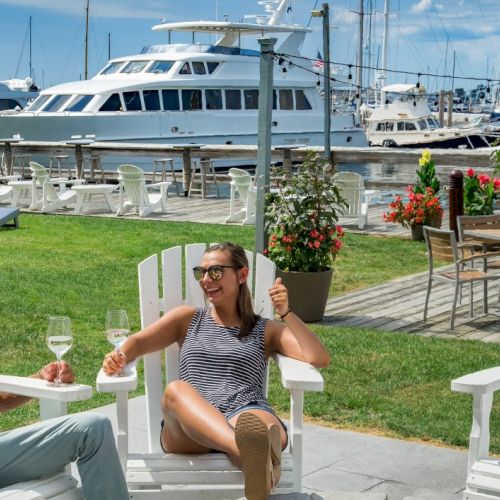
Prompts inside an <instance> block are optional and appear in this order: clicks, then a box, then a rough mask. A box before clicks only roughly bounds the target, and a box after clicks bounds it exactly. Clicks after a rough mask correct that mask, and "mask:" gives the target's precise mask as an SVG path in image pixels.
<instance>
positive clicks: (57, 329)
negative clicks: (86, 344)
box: [47, 316, 73, 385]
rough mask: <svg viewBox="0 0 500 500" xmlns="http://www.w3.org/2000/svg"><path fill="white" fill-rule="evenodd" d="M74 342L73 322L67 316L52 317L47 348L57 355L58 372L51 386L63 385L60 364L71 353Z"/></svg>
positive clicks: (48, 330)
mask: <svg viewBox="0 0 500 500" xmlns="http://www.w3.org/2000/svg"><path fill="white" fill-rule="evenodd" d="M72 342H73V334H72V333H71V321H70V319H69V318H67V317H65V316H51V317H50V318H49V327H48V329H47V346H48V348H49V349H50V350H51V351H52V352H53V353H54V354H55V355H56V358H57V372H56V377H55V378H54V381H53V382H49V383H50V384H51V385H61V384H63V381H62V380H61V377H60V364H61V359H62V357H63V356H64V355H65V354H66V353H67V352H68V351H69V349H70V347H71V344H72Z"/></svg>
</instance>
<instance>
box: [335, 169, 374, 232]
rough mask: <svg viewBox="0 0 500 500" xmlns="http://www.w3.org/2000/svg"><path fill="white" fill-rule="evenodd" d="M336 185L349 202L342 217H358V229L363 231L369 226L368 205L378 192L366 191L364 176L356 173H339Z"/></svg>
mask: <svg viewBox="0 0 500 500" xmlns="http://www.w3.org/2000/svg"><path fill="white" fill-rule="evenodd" d="M335 184H336V185H337V187H338V188H339V190H340V194H341V195H342V197H343V198H344V199H345V200H346V202H347V208H345V209H343V213H342V215H343V216H344V217H357V218H358V228H359V229H363V228H364V227H365V226H366V225H367V224H368V205H369V204H370V201H371V199H372V197H373V196H374V195H375V194H376V193H377V191H376V190H374V189H365V181H364V179H363V176H362V175H359V174H357V173H356V172H339V173H338V174H337V175H336V176H335Z"/></svg>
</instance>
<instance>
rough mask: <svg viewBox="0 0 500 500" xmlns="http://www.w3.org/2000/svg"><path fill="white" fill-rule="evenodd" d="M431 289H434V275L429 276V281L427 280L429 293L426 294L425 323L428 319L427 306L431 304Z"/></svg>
mask: <svg viewBox="0 0 500 500" xmlns="http://www.w3.org/2000/svg"><path fill="white" fill-rule="evenodd" d="M431 287H432V274H429V279H428V280H427V293H426V294H425V304H424V321H425V320H426V319H427V306H428V304H429V297H430V296H431Z"/></svg>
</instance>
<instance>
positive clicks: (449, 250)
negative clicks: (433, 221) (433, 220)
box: [424, 226, 458, 265]
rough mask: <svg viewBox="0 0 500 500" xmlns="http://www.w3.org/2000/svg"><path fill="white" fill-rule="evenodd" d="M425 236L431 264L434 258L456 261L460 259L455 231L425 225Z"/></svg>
mask: <svg viewBox="0 0 500 500" xmlns="http://www.w3.org/2000/svg"><path fill="white" fill-rule="evenodd" d="M424 236H425V242H426V244H427V252H428V256H429V262H430V264H431V265H432V262H433V261H434V259H437V260H441V261H446V262H455V261H457V260H458V255H457V243H456V238H455V232H454V231H446V230H443V229H435V228H431V227H428V226H424Z"/></svg>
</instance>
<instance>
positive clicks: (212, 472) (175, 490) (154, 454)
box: [96, 244, 323, 500]
mask: <svg viewBox="0 0 500 500" xmlns="http://www.w3.org/2000/svg"><path fill="white" fill-rule="evenodd" d="M205 250H206V246H205V244H193V245H186V247H185V249H184V253H185V265H184V266H183V259H182V254H183V248H182V247H180V246H177V247H174V248H169V249H167V250H164V251H163V252H162V254H161V268H162V270H161V271H160V273H161V283H162V290H163V297H162V296H161V294H160V292H159V286H158V285H159V281H160V280H159V277H158V256H157V255H156V254H154V255H152V256H150V257H148V258H147V259H145V260H144V261H142V262H141V263H140V264H139V269H138V271H139V302H140V310H141V326H142V328H145V327H147V326H148V325H150V324H151V323H153V322H154V321H156V320H157V319H158V318H159V317H160V316H161V314H162V313H164V312H166V311H168V310H170V309H172V308H174V307H176V306H179V305H181V304H183V303H187V304H191V305H193V306H201V307H203V306H204V305H205V300H204V296H203V292H202V290H201V288H200V286H199V283H198V282H197V281H196V279H195V278H194V276H193V273H192V271H191V269H192V268H193V266H196V265H199V263H200V261H201V258H202V256H203V253H204V252H205ZM247 257H248V259H249V262H250V263H251V265H250V267H251V269H250V273H249V286H250V289H251V290H252V288H253V287H252V282H254V283H255V293H254V297H255V300H254V310H255V312H256V313H258V314H261V315H262V316H264V317H268V318H271V317H273V309H272V305H271V301H270V298H269V293H268V290H269V288H270V287H271V286H272V285H273V283H274V281H275V271H276V267H275V265H274V264H273V263H272V262H271V261H270V260H269V259H267V258H266V257H264V256H263V255H260V254H257V255H256V262H255V270H256V271H255V279H254V280H252V276H253V268H254V265H253V255H252V253H251V252H247ZM183 269H185V276H184V280H185V290H186V292H185V300H184V299H183V293H182V290H183V286H182V283H183V276H182V270H183ZM275 361H276V362H277V364H278V367H279V369H280V370H281V381H282V383H283V385H284V386H285V387H286V388H287V389H288V390H289V391H290V424H289V445H288V447H287V450H286V451H285V452H283V456H282V474H281V479H280V481H279V483H278V485H277V487H276V488H275V492H277V493H290V492H298V491H301V484H302V479H301V478H302V447H303V446H302V421H303V416H302V409H303V403H304V391H305V390H309V391H322V390H323V378H322V376H321V375H320V373H319V372H318V371H317V370H316V369H315V368H313V367H312V366H311V365H308V364H307V363H304V362H302V361H297V360H294V359H291V358H286V357H284V356H280V355H278V356H276V359H275ZM162 363H163V361H162V353H160V352H158V353H153V354H148V355H146V356H144V378H145V386H146V400H147V401H146V403H147V418H146V426H147V429H146V434H147V435H146V436H145V440H146V441H147V442H148V444H149V452H148V453H143V454H130V455H129V454H128V417H127V415H128V410H127V397H128V395H127V393H128V391H133V390H134V389H135V388H136V386H137V372H136V368H135V365H133V363H131V364H130V365H132V366H130V365H129V366H127V367H126V372H125V375H124V376H122V377H110V376H107V375H105V374H104V372H102V370H101V372H100V373H99V375H98V377H97V384H96V385H97V390H98V391H101V392H116V398H117V420H118V429H119V430H118V435H117V447H118V453H119V455H120V459H121V460H122V463H123V465H124V467H125V470H126V478H127V483H128V485H129V492H130V494H131V497H133V498H141V499H146V498H152V499H153V498H159V497H160V496H161V495H162V494H165V495H166V496H167V495H168V494H169V493H170V494H171V495H172V498H175V499H176V500H178V499H184V498H189V499H195V498H196V499H200V500H201V499H202V498H204V499H208V498H213V499H216V498H224V499H231V498H240V497H242V496H243V495H244V484H243V474H242V473H241V471H239V470H238V469H237V468H236V467H235V466H234V465H233V464H232V463H231V462H230V460H229V459H228V457H227V456H226V455H225V454H224V453H208V454H199V455H196V454H194V455H193V454H190V455H180V454H172V453H167V454H165V453H163V451H162V450H161V447H160V439H159V432H160V422H161V420H162V412H161V407H160V401H161V398H162V395H163V391H164V386H165V383H164V382H165V380H164V379H163V376H162ZM165 363H166V382H167V383H168V382H170V381H173V380H176V379H178V378H179V348H178V346H177V344H174V345H172V346H170V347H168V348H167V349H166V354H165ZM162 488H163V489H162ZM160 489H162V490H161V493H160Z"/></svg>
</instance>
